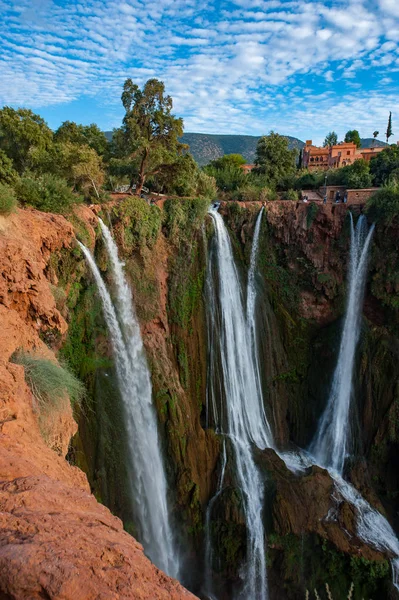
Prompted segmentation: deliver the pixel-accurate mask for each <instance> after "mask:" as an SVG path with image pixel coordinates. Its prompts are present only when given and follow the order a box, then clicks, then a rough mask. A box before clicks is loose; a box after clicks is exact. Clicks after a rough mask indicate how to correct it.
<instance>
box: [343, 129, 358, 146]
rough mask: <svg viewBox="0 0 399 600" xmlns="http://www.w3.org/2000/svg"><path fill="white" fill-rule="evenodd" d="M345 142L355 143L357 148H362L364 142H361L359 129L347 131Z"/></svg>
mask: <svg viewBox="0 0 399 600" xmlns="http://www.w3.org/2000/svg"><path fill="white" fill-rule="evenodd" d="M345 142H353V143H354V144H356V147H357V148H360V146H361V145H362V142H361V140H360V135H359V132H358V130H357V129H351V130H350V131H347V132H346V134H345Z"/></svg>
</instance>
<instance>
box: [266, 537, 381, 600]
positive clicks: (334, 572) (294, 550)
mask: <svg viewBox="0 0 399 600" xmlns="http://www.w3.org/2000/svg"><path fill="white" fill-rule="evenodd" d="M269 547H270V548H271V549H270V550H269V562H270V563H271V564H272V565H273V566H275V567H276V568H277V569H280V575H281V578H282V580H283V581H284V584H283V585H284V588H285V592H286V595H287V597H288V598H289V599H296V598H297V597H298V595H297V593H298V590H301V589H302V590H303V597H305V594H306V590H312V591H313V590H315V589H316V590H317V589H319V590H320V589H322V588H325V582H326V581H328V582H329V588H330V593H331V595H332V597H333V598H337V599H340V600H341V599H343V598H347V595H348V589H350V588H351V587H352V583H353V589H352V596H351V598H352V600H362V599H363V598H369V597H373V594H375V593H376V592H378V593H379V594H380V596H381V597H382V596H383V595H384V593H385V592H386V590H387V589H388V586H389V584H390V582H389V578H390V566H389V562H388V561H387V560H383V561H381V562H376V561H371V560H367V559H365V558H363V557H357V556H348V555H347V554H343V553H341V552H339V551H338V550H337V549H336V548H335V547H334V546H333V545H332V544H331V543H329V542H327V540H324V539H321V538H320V537H318V536H317V535H314V534H308V535H305V536H303V537H302V538H300V537H296V536H294V535H286V536H284V537H280V536H277V535H275V534H272V535H270V536H269Z"/></svg>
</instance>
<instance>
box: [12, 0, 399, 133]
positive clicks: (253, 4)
mask: <svg viewBox="0 0 399 600" xmlns="http://www.w3.org/2000/svg"><path fill="white" fill-rule="evenodd" d="M0 11H1V13H0V14H1V15H2V17H1V23H0V46H1V54H0V81H1V84H0V104H1V105H4V104H7V105H11V106H14V107H17V106H26V107H29V108H32V109H33V110H35V111H36V112H38V113H39V114H41V115H42V116H43V117H44V118H45V119H46V120H47V122H48V123H49V125H50V126H51V127H52V128H56V127H58V125H59V124H60V123H61V122H62V121H64V120H74V121H77V122H80V123H84V124H88V123H92V122H96V123H97V124H98V125H99V126H100V127H101V128H103V129H106V130H107V129H112V128H113V127H117V126H119V124H120V122H121V118H122V116H123V111H122V105H121V102H120V95H121V91H122V86H123V82H124V80H125V79H126V78H127V77H131V78H132V79H133V80H134V81H135V82H136V83H138V84H142V83H144V82H145V81H146V80H147V79H148V78H150V77H157V78H159V79H162V80H163V81H164V82H165V85H166V88H167V91H168V92H169V93H170V94H171V95H172V97H173V100H174V112H175V113H176V114H177V115H178V116H182V117H183V118H184V123H185V130H186V131H196V132H203V133H240V134H253V135H260V134H265V133H267V132H268V131H270V130H271V129H274V130H276V131H278V132H279V133H283V134H287V135H293V136H296V137H299V138H301V139H303V140H305V139H308V138H312V139H313V141H314V142H316V143H320V142H322V140H323V139H324V136H325V135H326V133H328V131H330V130H332V129H335V130H336V131H337V132H338V135H339V137H343V135H344V134H345V132H346V131H347V130H348V129H353V128H357V129H359V131H360V134H361V136H362V137H371V136H372V133H373V131H374V130H376V129H377V130H379V131H380V136H379V138H380V139H384V135H383V132H384V131H385V130H386V124H387V119H388V113H389V111H390V110H391V111H392V113H393V131H394V133H395V134H397V135H395V136H394V137H393V138H391V139H390V141H396V140H397V139H399V102H398V99H399V0H345V1H341V0H334V1H333V2H331V1H327V0H324V1H317V0H296V1H291V0H236V1H235V2H223V1H217V0H215V1H212V0H209V1H207V0H202V1H201V2H200V1H194V0H120V1H114V0H112V1H111V0H20V1H18V2H14V0H0Z"/></svg>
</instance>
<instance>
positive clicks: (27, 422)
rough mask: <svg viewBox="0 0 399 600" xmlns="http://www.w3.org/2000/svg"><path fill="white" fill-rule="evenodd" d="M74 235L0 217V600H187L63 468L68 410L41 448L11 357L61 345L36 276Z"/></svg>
mask: <svg viewBox="0 0 399 600" xmlns="http://www.w3.org/2000/svg"><path fill="white" fill-rule="evenodd" d="M73 240H74V233H73V230H72V227H71V226H70V224H69V223H68V222H67V221H66V220H65V219H64V218H63V217H60V216H55V215H51V214H44V213H39V212H37V211H33V210H23V211H21V210H19V211H18V212H17V213H15V214H14V215H12V216H10V217H8V218H3V217H0V265H1V267H0V323H1V332H2V335H1V339H0V522H1V531H0V573H1V577H0V596H1V597H3V598H15V599H25V598H54V599H55V598H59V599H61V598H63V599H70V598H71V599H72V598H73V600H78V599H82V600H83V599H84V600H88V599H94V598H96V599H100V598H101V599H102V600H105V599H111V598H112V599H117V598H140V599H145V598H148V599H150V598H151V599H157V598H159V599H161V598H165V599H166V598H168V599H176V600H177V599H180V598H187V599H188V598H194V596H192V595H191V594H190V593H189V592H187V591H186V590H185V589H184V588H182V587H181V586H180V585H179V583H178V582H177V581H175V580H172V579H170V578H169V577H167V576H166V575H165V574H164V573H162V572H161V571H159V570H158V569H157V568H156V567H155V566H154V565H152V563H151V562H150V561H149V560H148V559H147V558H146V557H145V556H144V554H143V551H142V547H141V546H140V544H138V543H137V542H136V541H135V540H134V538H132V537H131V536H130V535H128V534H127V533H126V532H124V531H123V527H122V522H121V521H120V520H119V519H117V518H116V517H114V516H113V515H112V514H111V513H110V511H109V510H108V509H107V508H105V507H104V506H102V505H100V504H99V503H98V502H97V501H96V500H95V498H94V496H92V495H91V494H90V490H89V486H88V483H87V479H86V476H85V475H84V474H83V472H82V471H80V470H79V469H77V468H76V467H73V466H71V465H70V464H68V462H67V461H66V460H65V458H64V457H65V455H66V452H67V448H68V444H69V440H70V438H71V436H72V435H73V434H74V433H75V431H76V428H77V426H76V423H75V421H74V419H73V416H72V412H71V408H70V405H69V402H68V403H66V404H65V406H64V407H63V408H62V409H61V410H60V411H59V413H58V414H57V415H56V417H55V418H53V419H52V421H51V423H50V424H48V427H49V431H48V434H49V435H48V436H47V443H45V442H44V439H43V437H42V435H41V433H40V430H39V425H38V419H37V414H36V413H35V410H34V403H33V398H32V394H31V392H30V389H29V387H28V386H27V384H26V383H25V378H24V370H23V367H21V366H19V365H16V364H13V363H12V362H10V358H11V356H12V354H13V353H14V352H15V350H17V349H18V348H23V349H25V350H32V349H34V350H35V351H38V352H40V353H42V354H45V355H47V356H48V357H49V358H52V357H53V358H54V356H53V355H52V352H51V351H50V350H49V349H48V348H47V346H46V345H45V344H44V342H43V341H42V340H41V338H40V334H46V333H48V332H53V333H55V334H57V333H58V334H59V335H63V334H64V333H65V331H66V329H67V324H66V322H65V320H64V319H63V317H62V316H61V314H60V313H59V311H58V310H57V308H56V305H55V301H54V298H53V295H52V293H51V288H50V283H52V284H56V283H57V282H56V281H52V282H50V281H49V280H48V279H47V276H46V267H47V265H48V262H49V260H50V256H51V253H52V252H55V251H58V250H60V249H61V248H63V247H70V246H71V244H72V243H73Z"/></svg>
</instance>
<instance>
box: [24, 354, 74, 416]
mask: <svg viewBox="0 0 399 600" xmlns="http://www.w3.org/2000/svg"><path fill="white" fill-rule="evenodd" d="M13 362H15V363H16V364H18V365H22V366H23V367H24V370H25V380H26V382H27V384H28V385H29V387H30V388H31V390H32V394H33V396H34V398H35V400H36V402H37V404H38V407H39V410H43V409H44V410H47V409H49V408H50V407H52V406H53V407H57V406H58V405H59V403H60V402H62V401H63V400H65V399H66V397H67V396H68V397H69V399H70V401H71V404H72V406H79V404H80V402H81V401H82V398H83V396H84V393H85V388H84V386H83V384H82V382H81V381H80V380H79V379H77V377H75V375H73V374H72V373H71V371H70V370H69V368H68V367H67V365H66V364H63V365H62V366H61V365H57V364H56V363H54V362H52V361H51V360H49V359H48V358H44V357H42V356H39V355H37V354H33V353H29V352H24V351H23V350H19V351H18V352H16V353H15V354H14V356H13Z"/></svg>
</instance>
